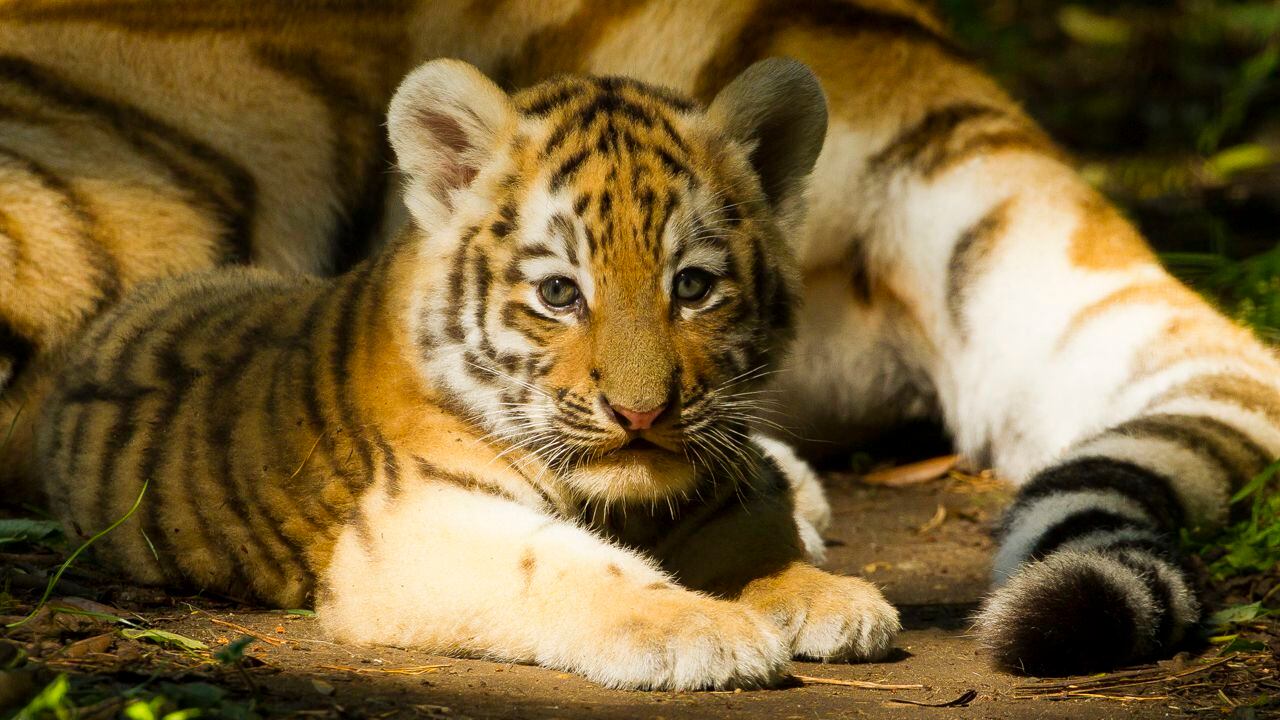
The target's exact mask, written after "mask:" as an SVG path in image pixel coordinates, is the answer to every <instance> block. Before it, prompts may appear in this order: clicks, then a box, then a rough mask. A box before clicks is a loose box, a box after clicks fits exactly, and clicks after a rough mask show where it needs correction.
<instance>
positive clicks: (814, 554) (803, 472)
mask: <svg viewBox="0 0 1280 720" xmlns="http://www.w3.org/2000/svg"><path fill="white" fill-rule="evenodd" d="M751 439H752V441H753V442H754V443H755V444H756V445H757V446H759V448H760V450H762V451H763V452H764V454H765V456H766V457H767V458H768V459H769V460H770V461H772V462H773V464H774V465H776V466H777V468H778V470H779V471H780V472H781V473H782V477H783V478H785V479H786V481H787V485H788V486H789V487H790V489H791V504H792V507H793V508H794V511H793V512H792V515H793V517H794V518H795V523H796V530H797V531H798V532H799V533H800V540H801V542H803V543H804V551H805V554H806V555H807V557H808V559H809V562H811V563H813V564H814V565H821V564H822V563H824V562H826V559H827V546H826V541H824V540H823V539H822V533H823V532H825V531H826V529H827V528H828V527H830V526H831V504H830V503H829V502H827V493H826V491H825V490H823V489H822V482H821V481H820V480H819V479H818V474H817V473H816V472H814V470H813V468H812V467H810V466H809V463H807V462H805V461H804V460H802V459H801V458H800V456H799V455H797V454H796V451H795V450H794V449H792V448H791V446H790V445H788V444H786V443H784V442H782V441H781V440H777V439H774V438H771V437H767V436H764V435H760V434H755V435H753V436H752V438H751Z"/></svg>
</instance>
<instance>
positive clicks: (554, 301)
mask: <svg viewBox="0 0 1280 720" xmlns="http://www.w3.org/2000/svg"><path fill="white" fill-rule="evenodd" d="M578 295H579V293H578V286H577V284H576V283H574V282H573V281H572V280H570V279H569V278H567V277H564V276H563V275H556V276H555V277H549V278H547V279H546V280H543V281H542V282H541V283H539V284H538V297H539V298H540V299H541V300H542V302H543V303H545V304H546V305H547V307H552V308H555V309H557V310H563V309H565V308H567V307H569V306H570V305H573V304H574V303H575V302H577V301H578Z"/></svg>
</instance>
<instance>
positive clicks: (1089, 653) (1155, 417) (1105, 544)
mask: <svg viewBox="0 0 1280 720" xmlns="http://www.w3.org/2000/svg"><path fill="white" fill-rule="evenodd" d="M1242 382H1253V381H1244V380H1242V379H1240V378H1233V379H1232V380H1230V381H1228V380H1227V379H1225V378H1219V379H1218V380H1217V381H1216V382H1206V381H1205V379H1204V378H1201V379H1200V380H1199V381H1197V382H1195V383H1188V384H1187V385H1185V386H1182V387H1178V388H1175V389H1174V390H1173V391H1171V392H1167V393H1165V396H1164V397H1165V401H1164V402H1165V403H1167V404H1168V405H1169V406H1170V407H1168V408H1166V409H1165V410H1164V411H1161V412H1155V413H1151V414H1146V415H1144V416H1142V417H1140V418H1139V419H1135V420H1131V421H1129V422H1127V423H1124V424H1122V425H1119V426H1116V427H1114V428H1112V429H1111V430H1109V431H1107V432H1104V433H1102V434H1100V435H1098V436H1096V437H1094V438H1092V439H1090V440H1088V441H1086V442H1084V443H1082V444H1080V445H1078V446H1077V447H1076V449H1075V450H1073V451H1072V452H1071V453H1070V454H1069V455H1068V457H1067V458H1066V459H1064V460H1063V461H1061V462H1059V463H1058V464H1056V465H1053V466H1051V467H1049V468H1048V469H1046V470H1043V471H1041V472H1040V473H1038V474H1037V475H1035V476H1034V477H1033V478H1032V479H1031V480H1030V481H1029V482H1028V483H1027V484H1026V485H1024V486H1023V487H1022V489H1021V490H1020V492H1019V495H1018V498H1017V500H1016V501H1015V502H1014V504H1013V506H1012V507H1011V508H1010V509H1009V511H1008V513H1007V515H1006V517H1005V520H1004V523H1003V526H1002V528H1001V531H1000V549H999V552H998V553H997V555H996V559H995V568H994V572H995V575H996V583H997V585H998V587H997V589H996V590H995V591H994V592H993V593H992V595H991V596H990V597H989V598H988V600H987V602H986V605H985V607H984V608H983V610H982V612H981V613H980V615H979V617H978V620H977V626H978V630H979V633H980V635H981V637H982V639H983V641H984V643H985V644H986V645H987V646H988V647H989V648H990V649H991V651H992V652H993V654H994V656H995V659H996V662H997V663H998V664H1000V665H1002V666H1004V667H1006V668H1009V669H1011V670H1015V671H1020V672H1028V673H1032V674H1038V675H1062V674H1072V673H1081V672H1090V671H1095V670H1098V669H1101V668H1106V667H1114V666H1118V665H1125V664H1131V663H1134V662H1139V661H1142V660H1147V659H1150V658H1153V657H1156V656H1159V655H1162V654H1168V652H1169V651H1170V650H1171V649H1172V648H1174V647H1175V646H1177V645H1178V644H1179V643H1181V642H1182V641H1183V640H1184V639H1187V638H1188V636H1189V634H1190V633H1191V631H1192V630H1193V629H1194V627H1195V626H1196V625H1197V624H1198V623H1199V622H1200V619H1201V615H1202V609H1203V603H1202V602H1201V600H1200V598H1199V597H1198V595H1199V590H1198V588H1197V583H1196V579H1195V577H1194V575H1193V574H1192V573H1191V572H1190V570H1189V568H1188V567H1187V566H1186V564H1185V563H1184V562H1183V558H1182V556H1181V554H1180V550H1179V547H1178V535H1179V532H1180V530H1181V529H1182V528H1186V527H1195V526H1197V525H1200V524H1202V523H1204V522H1213V521H1219V520H1222V519H1223V516H1224V515H1225V513H1226V509H1227V507H1228V505H1229V500H1228V498H1229V497H1230V495H1231V493H1232V492H1234V491H1235V490H1236V489H1238V488H1239V487H1240V486H1241V485H1242V484H1243V483H1245V482H1247V481H1248V480H1249V479H1250V478H1252V477H1254V476H1255V475H1256V474H1257V473H1259V472H1261V471H1263V470H1264V469H1265V468H1266V467H1267V466H1268V464H1269V463H1270V462H1271V461H1272V460H1274V458H1275V456H1276V449H1275V448H1270V449H1268V448H1266V447H1264V446H1262V445H1260V444H1259V443H1258V442H1257V441H1255V440H1254V439H1252V438H1251V437H1250V436H1248V435H1246V434H1245V433H1244V432H1242V431H1241V430H1240V429H1238V428H1237V427H1233V426H1231V425H1228V424H1226V423H1224V422H1222V421H1221V420H1218V419H1215V418H1214V417H1212V416H1211V415H1210V414H1209V412H1210V411H1212V410H1213V409H1217V410H1219V411H1221V409H1222V408H1223V407H1224V406H1229V405H1230V404H1231V403H1232V402H1233V401H1234V402H1235V403H1237V404H1240V405H1242V406H1244V407H1242V408H1241V410H1242V411H1244V412H1250V411H1257V410H1259V409H1265V408H1264V407H1260V406H1259V405H1258V403H1263V404H1264V405H1267V404H1268V403H1269V406H1271V409H1276V408H1275V407H1274V405H1275V403H1274V402H1273V399H1274V398H1275V397H1276V394H1275V390H1274V388H1270V389H1269V392H1268V387H1267V386H1264V385H1263V384H1262V383H1260V382H1259V383H1258V387H1252V388H1246V387H1241V386H1240V383H1242ZM1233 389H1234V391H1235V393H1234V394H1233V393H1232V392H1230V391H1231V390H1233ZM1248 390H1251V391H1252V392H1246V391H1248ZM1264 401H1265V402H1264ZM1159 402H1160V401H1157V403H1159ZM1175 403H1176V405H1177V407H1173V405H1174V404H1175ZM1196 404H1199V405H1202V406H1208V407H1201V408H1200V411H1201V412H1200V413H1194V412H1193V406H1194V405H1196ZM1250 405H1252V407H1249V406H1250Z"/></svg>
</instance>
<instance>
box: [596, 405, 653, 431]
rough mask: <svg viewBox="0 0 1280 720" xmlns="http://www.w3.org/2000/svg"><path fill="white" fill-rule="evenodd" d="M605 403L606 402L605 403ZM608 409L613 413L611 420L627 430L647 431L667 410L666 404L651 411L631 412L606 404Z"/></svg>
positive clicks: (618, 406) (629, 409) (628, 409)
mask: <svg viewBox="0 0 1280 720" xmlns="http://www.w3.org/2000/svg"><path fill="white" fill-rule="evenodd" d="M606 402H607V401H606ZM608 405H609V409H610V410H612V411H613V419H614V420H617V421H618V424H619V425H621V426H622V427H624V428H626V429H627V430H648V429H649V428H651V427H653V423H654V422H656V421H657V420H658V417H659V416H661V415H662V413H663V412H664V411H665V410H666V409H667V404H666V403H662V404H661V405H659V406H657V407H655V408H653V409H652V410H632V409H631V408H625V407H622V406H621V405H614V404H613V403H608Z"/></svg>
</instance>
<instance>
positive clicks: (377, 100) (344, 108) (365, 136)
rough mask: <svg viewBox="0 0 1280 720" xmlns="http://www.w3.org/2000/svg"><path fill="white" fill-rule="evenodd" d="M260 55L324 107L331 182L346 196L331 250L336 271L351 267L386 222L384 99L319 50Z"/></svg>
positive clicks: (268, 48) (267, 49) (388, 159)
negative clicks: (369, 94)
mask: <svg viewBox="0 0 1280 720" xmlns="http://www.w3.org/2000/svg"><path fill="white" fill-rule="evenodd" d="M381 50H382V51H384V52H386V51H388V50H389V49H388V48H381ZM256 55H257V56H258V58H259V59H260V60H261V61H262V62H263V64H265V65H266V66H267V67H268V68H270V69H272V70H275V71H276V72H278V73H280V74H282V75H284V76H286V77H289V78H291V79H293V80H294V81H296V82H297V83H298V84H299V85H301V86H302V87H303V88H304V89H305V90H306V91H307V92H309V93H310V94H312V95H314V96H316V97H318V98H319V99H320V100H321V101H322V102H323V103H324V105H325V110H326V112H327V113H328V116H329V118H328V120H329V127H330V131H331V135H332V137H333V145H332V150H331V152H332V154H333V173H332V180H333V182H335V183H338V189H339V190H340V191H341V194H342V196H343V199H342V209H341V211H340V213H339V217H338V218H337V220H336V222H335V223H334V227H333V229H332V231H331V232H330V244H329V247H330V248H331V249H332V251H333V252H334V253H335V258H336V268H335V269H337V270H345V269H347V268H350V267H352V266H353V265H355V264H356V263H357V262H359V261H360V260H363V259H364V258H365V257H367V256H368V255H369V253H370V250H371V248H372V241H373V239H374V237H375V236H376V234H377V229H378V228H379V226H380V225H381V223H382V213H383V209H384V207H385V203H384V202H383V196H384V193H385V192H386V188H387V178H388V177H389V173H388V172H387V170H388V169H389V168H391V167H392V166H393V164H394V161H393V158H392V153H391V148H390V145H389V143H388V141H387V135H386V133H384V132H382V131H381V130H382V128H381V122H380V121H381V118H382V114H383V107H382V98H381V96H379V97H366V96H363V95H361V94H360V93H359V92H358V88H359V87H360V83H359V82H357V79H356V78H355V77H352V76H347V77H343V76H341V75H340V74H338V73H335V72H334V71H335V69H337V68H338V67H340V64H339V63H337V62H333V61H330V62H325V58H322V56H321V51H319V50H315V49H309V50H307V51H304V52H298V51H287V50H285V49H284V48H280V47H276V46H272V45H264V46H260V47H258V48H257V51H256Z"/></svg>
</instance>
